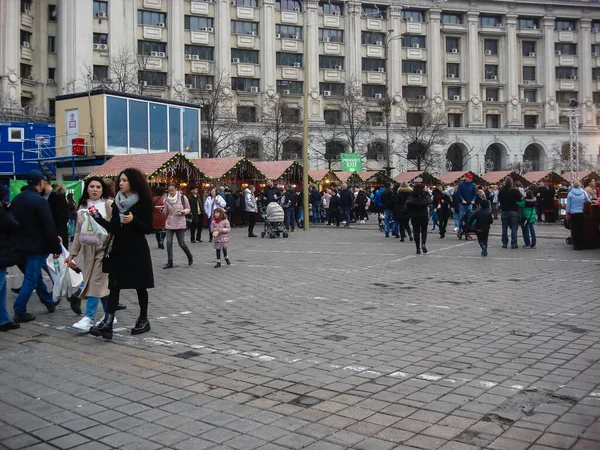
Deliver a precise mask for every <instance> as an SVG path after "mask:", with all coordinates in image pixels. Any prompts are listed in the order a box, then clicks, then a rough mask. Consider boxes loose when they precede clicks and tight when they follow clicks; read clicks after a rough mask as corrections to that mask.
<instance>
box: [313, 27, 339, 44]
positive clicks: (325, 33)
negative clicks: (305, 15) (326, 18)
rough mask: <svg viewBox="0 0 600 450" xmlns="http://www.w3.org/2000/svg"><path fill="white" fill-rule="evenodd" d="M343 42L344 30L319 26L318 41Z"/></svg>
mask: <svg viewBox="0 0 600 450" xmlns="http://www.w3.org/2000/svg"><path fill="white" fill-rule="evenodd" d="M327 40H328V41H329V42H344V30H330V29H327V28H319V42H325V41H327Z"/></svg>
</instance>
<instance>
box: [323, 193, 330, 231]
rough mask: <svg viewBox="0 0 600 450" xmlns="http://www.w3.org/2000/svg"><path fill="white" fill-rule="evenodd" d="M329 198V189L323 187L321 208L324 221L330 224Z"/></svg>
mask: <svg viewBox="0 0 600 450" xmlns="http://www.w3.org/2000/svg"><path fill="white" fill-rule="evenodd" d="M329 200H331V189H329V188H327V189H325V192H323V209H324V210H325V222H326V223H327V225H331V221H330V220H329Z"/></svg>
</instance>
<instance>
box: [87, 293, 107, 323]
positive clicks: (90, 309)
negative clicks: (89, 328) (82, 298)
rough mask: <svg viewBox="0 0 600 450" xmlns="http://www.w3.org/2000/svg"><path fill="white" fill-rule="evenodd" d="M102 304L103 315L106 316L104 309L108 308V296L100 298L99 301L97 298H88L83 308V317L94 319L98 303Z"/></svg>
mask: <svg viewBox="0 0 600 450" xmlns="http://www.w3.org/2000/svg"><path fill="white" fill-rule="evenodd" d="M99 302H102V309H103V310H104V314H106V311H107V310H106V307H107V306H108V296H106V297H102V298H101V299H100V298H98V297H88V298H87V305H86V307H85V316H86V317H89V318H90V319H92V320H94V319H95V318H96V311H97V310H98V303H99Z"/></svg>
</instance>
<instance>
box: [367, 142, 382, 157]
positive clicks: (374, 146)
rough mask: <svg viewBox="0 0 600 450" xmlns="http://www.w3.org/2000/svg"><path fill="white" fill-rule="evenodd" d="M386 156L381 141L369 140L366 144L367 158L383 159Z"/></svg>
mask: <svg viewBox="0 0 600 450" xmlns="http://www.w3.org/2000/svg"><path fill="white" fill-rule="evenodd" d="M385 156H386V151H385V144H384V143H383V142H371V143H370V144H369V145H367V159H384V158H385Z"/></svg>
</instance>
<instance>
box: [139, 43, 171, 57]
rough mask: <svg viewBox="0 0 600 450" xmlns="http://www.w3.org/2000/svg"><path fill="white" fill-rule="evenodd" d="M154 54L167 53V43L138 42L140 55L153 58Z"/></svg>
mask: <svg viewBox="0 0 600 450" xmlns="http://www.w3.org/2000/svg"><path fill="white" fill-rule="evenodd" d="M154 52H163V53H165V54H166V53H167V44H166V43H165V42H151V41H138V55H142V56H151V55H152V53H154Z"/></svg>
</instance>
